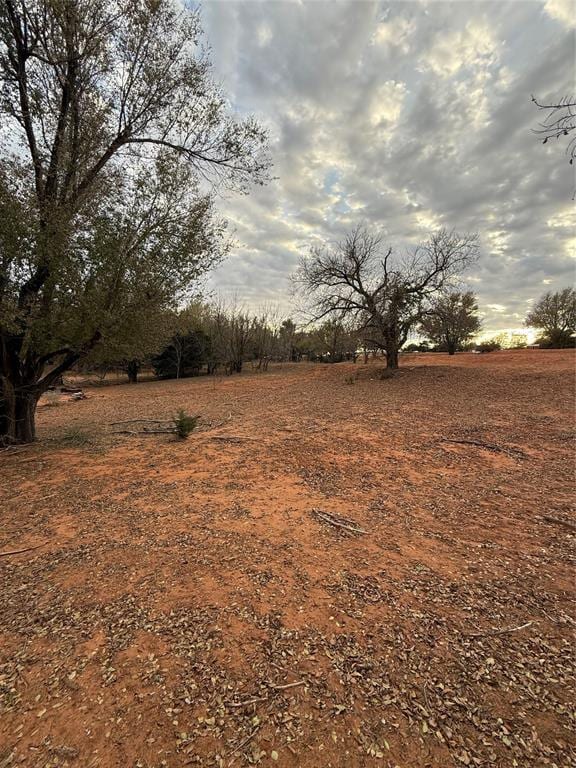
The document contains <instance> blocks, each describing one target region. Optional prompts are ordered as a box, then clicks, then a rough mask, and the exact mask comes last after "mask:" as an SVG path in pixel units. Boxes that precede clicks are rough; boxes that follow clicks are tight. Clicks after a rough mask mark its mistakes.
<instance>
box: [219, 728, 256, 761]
mask: <svg viewBox="0 0 576 768" xmlns="http://www.w3.org/2000/svg"><path fill="white" fill-rule="evenodd" d="M259 730H260V726H259V725H257V726H256V728H254V730H253V731H252V733H250V734H248V736H246V738H245V739H244V740H243V741H241V742H240V744H238V746H237V747H235V748H234V749H233V750H232V752H228V754H227V755H226V757H232V755H235V754H236V752H238V750H240V749H242V747H243V746H245V745H246V744H248V742H249V741H250V739H253V738H254V736H256V734H257V733H258V731H259Z"/></svg>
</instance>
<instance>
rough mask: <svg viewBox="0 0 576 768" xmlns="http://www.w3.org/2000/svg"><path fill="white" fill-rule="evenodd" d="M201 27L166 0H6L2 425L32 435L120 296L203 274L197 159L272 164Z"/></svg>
mask: <svg viewBox="0 0 576 768" xmlns="http://www.w3.org/2000/svg"><path fill="white" fill-rule="evenodd" d="M200 34H201V31H200V26H199V17H198V13H197V12H196V11H191V10H189V9H186V8H184V6H183V5H181V4H179V3H174V2H172V1H171V0H155V1H154V2H147V1H146V0H75V1H74V2H54V0H18V2H16V0H0V88H1V99H0V139H2V140H4V144H5V146H6V148H7V150H6V152H5V156H4V158H3V159H2V161H1V162H0V206H1V210H0V266H1V271H0V440H3V441H30V440H33V439H34V434H35V428H34V416H35V409H36V403H37V401H38V398H39V397H40V395H41V394H42V392H43V391H45V390H46V389H47V387H49V386H50V385H51V383H52V382H53V381H55V380H57V378H58V377H59V376H61V374H62V373H63V372H65V371H66V370H68V369H69V368H70V367H71V366H72V365H73V364H75V363H76V362H77V361H78V360H80V359H81V358H82V357H84V356H85V355H87V354H88V353H89V352H90V350H91V349H93V348H94V347H95V346H96V345H97V344H98V343H99V341H100V340H101V339H102V338H103V337H105V336H106V334H107V333H111V332H112V331H111V326H113V327H118V328H119V326H120V323H119V322H117V320H118V318H119V317H120V316H121V314H122V312H121V310H122V311H123V312H124V313H126V312H128V313H134V312H137V311H139V309H141V310H142V311H146V309H145V307H146V304H147V302H148V301H149V298H148V297H149V295H150V292H151V291H152V292H153V290H154V287H155V286H157V285H158V284H160V290H161V293H162V294H163V299H164V297H165V296H166V295H167V294H168V293H169V292H170V290H172V289H173V287H174V286H175V285H178V287H179V288H180V289H181V290H182V289H183V284H184V282H185V280H184V278H186V277H190V276H191V275H192V274H194V275H196V274H197V272H198V267H199V261H198V259H199V256H198V254H199V251H198V246H199V239H200V241H201V240H202V239H203V234H204V233H205V231H206V229H205V228H204V226H198V224H199V221H198V214H199V210H198V207H197V203H198V194H197V187H196V185H195V184H194V182H193V175H194V174H200V175H202V176H204V177H205V178H209V179H211V180H213V181H215V182H217V183H221V184H226V185H228V186H230V187H234V188H237V189H241V190H243V191H245V190H247V188H248V187H249V185H250V183H252V182H256V183H263V182H264V181H265V180H266V179H267V176H268V167H269V160H268V157H267V155H266V152H265V146H266V134H265V131H263V130H262V128H261V127H260V126H259V125H258V124H257V123H256V122H255V121H254V119H252V118H247V119H242V120H238V119H236V118H234V117H233V116H231V115H229V114H228V111H227V104H226V100H225V98H224V95H223V94H222V93H221V91H220V90H219V88H218V87H217V86H216V85H215V84H214V83H213V81H212V80H211V78H210V63H209V61H208V59H207V58H206V56H205V55H203V54H199V53H198V50H199V48H198V43H199V40H200ZM172 202H173V203H174V205H172V204H171V203H172ZM204 205H208V206H209V205H210V203H209V202H206V201H205V203H204ZM134 209H136V212H135V213H134ZM132 215H135V216H136V218H135V221H137V222H138V227H136V226H130V217H131V216H132ZM201 219H202V221H203V222H204V221H205V220H206V214H205V213H204V214H203V215H201ZM119 224H120V230H121V231H125V232H127V233H129V234H128V235H127V238H128V239H125V238H121V237H119V236H118V235H117V227H118V225H119ZM209 229H210V228H208V230H209ZM200 251H201V252H202V254H204V255H205V254H206V249H203V248H200ZM166 256H168V260H167V261H165V257H166ZM126 259H127V260H128V263H127V265H126ZM154 304H155V306H156V305H157V301H156V300H155V301H154ZM110 318H112V320H110Z"/></svg>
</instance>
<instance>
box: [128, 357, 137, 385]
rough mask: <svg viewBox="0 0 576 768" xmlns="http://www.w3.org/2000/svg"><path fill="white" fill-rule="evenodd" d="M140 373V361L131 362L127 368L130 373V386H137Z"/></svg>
mask: <svg viewBox="0 0 576 768" xmlns="http://www.w3.org/2000/svg"><path fill="white" fill-rule="evenodd" d="M139 371H140V363H139V362H138V360H130V362H129V363H128V366H127V368H126V372H127V373H128V381H129V382H130V384H136V383H137V382H138V373H139Z"/></svg>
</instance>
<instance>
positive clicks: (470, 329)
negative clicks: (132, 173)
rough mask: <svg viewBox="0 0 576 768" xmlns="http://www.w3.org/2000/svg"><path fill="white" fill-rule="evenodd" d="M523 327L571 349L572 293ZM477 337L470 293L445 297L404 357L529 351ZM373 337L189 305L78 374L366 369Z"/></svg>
mask: <svg viewBox="0 0 576 768" xmlns="http://www.w3.org/2000/svg"><path fill="white" fill-rule="evenodd" d="M525 324H526V325H531V326H533V327H538V328H540V329H541V330H542V334H541V336H540V338H539V339H538V340H537V342H536V344H537V345H538V346H540V347H543V348H554V347H569V346H574V326H575V324H576V292H575V291H574V290H573V289H565V290H563V291H560V292H558V293H555V294H553V293H548V294H545V295H544V296H543V297H541V299H540V300H539V301H538V302H536V303H535V305H534V307H533V309H532V310H531V311H530V312H529V313H528V315H527V317H526V320H525ZM481 329H482V322H481V319H480V315H479V307H478V302H477V299H476V296H475V295H474V294H473V293H472V292H471V291H465V292H459V291H443V292H440V293H438V295H437V296H435V297H434V298H433V300H431V301H430V303H429V305H428V306H427V308H426V310H425V311H424V312H423V313H422V315H421V319H420V322H419V324H418V325H417V326H415V328H414V334H415V336H416V337H417V338H418V341H408V340H407V341H406V342H405V343H404V344H403V345H402V351H404V352H447V353H448V354H451V355H453V354H455V353H456V352H461V351H471V350H474V351H477V352H493V351H495V350H498V349H503V348H522V347H526V346H527V336H526V335H524V334H515V335H512V336H509V335H508V334H498V335H496V336H494V337H493V338H491V339H485V340H483V341H475V340H474V337H476V336H477V334H478V333H479V332H480V331H481ZM372 336H373V329H372V328H370V327H369V328H368V332H367V329H366V326H365V325H364V324H363V323H361V322H358V321H356V322H354V320H353V319H350V318H349V319H347V320H346V319H336V318H334V317H332V318H330V319H327V320H324V321H321V322H318V323H316V324H315V325H314V326H313V327H310V326H300V327H299V326H297V324H296V323H295V322H294V321H293V320H292V319H290V318H287V319H281V318H279V315H278V313H277V312H276V311H274V310H270V309H265V310H262V311H260V312H257V313H250V312H248V311H246V310H245V309H243V308H242V307H238V306H236V305H232V306H225V305H224V304H222V303H218V302H217V303H209V302H205V301H201V300H197V301H194V302H192V303H191V304H190V305H189V306H188V307H186V308H185V309H182V310H180V311H178V312H176V311H169V312H165V313H163V314H162V313H156V314H155V315H154V316H153V317H151V318H150V322H149V323H148V324H147V328H146V329H144V328H142V327H140V328H138V331H137V333H134V334H132V335H131V334H124V336H123V337H122V341H121V343H119V342H118V340H117V338H116V337H111V338H110V340H109V341H108V342H106V341H103V342H102V343H101V344H100V345H99V347H98V348H97V349H96V350H95V351H94V352H93V353H92V355H90V356H89V357H88V358H87V359H86V361H85V363H84V365H83V366H82V370H83V371H99V372H100V373H102V374H105V373H106V372H108V371H111V370H123V371H125V372H126V373H127V375H128V378H129V380H130V381H131V382H136V381H137V380H138V375H139V373H140V371H141V370H142V369H146V370H152V371H153V372H154V374H155V375H156V376H158V377H159V378H164V379H178V378H183V377H187V376H198V375H200V374H203V373H205V374H208V375H211V374H222V375H232V374H234V373H241V372H242V370H243V369H244V367H245V366H247V365H248V366H250V368H251V369H252V370H259V371H266V370H268V366H269V364H270V363H271V362H300V361H301V360H306V361H309V362H327V363H340V362H343V361H346V360H348V361H352V362H356V361H357V360H358V358H360V359H362V360H363V362H367V361H368V359H369V358H370V357H376V356H378V355H379V354H380V355H382V357H383V359H385V358H386V351H385V350H383V349H382V346H381V345H380V344H378V343H375V342H374V340H373V338H371V337H372Z"/></svg>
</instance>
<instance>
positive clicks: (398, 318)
mask: <svg viewBox="0 0 576 768" xmlns="http://www.w3.org/2000/svg"><path fill="white" fill-rule="evenodd" d="M477 253H478V243H477V237H476V235H469V234H465V235H459V234H457V233H456V232H454V231H451V232H450V231H448V230H445V229H443V230H440V231H439V232H437V233H434V234H433V235H432V236H431V237H430V239H429V240H428V242H426V243H424V244H423V245H420V246H418V247H417V248H415V249H413V250H412V251H410V252H409V253H407V254H406V255H404V256H397V255H396V254H395V253H394V251H393V249H392V247H390V246H385V245H384V241H383V237H382V236H381V235H379V234H374V233H372V232H370V231H369V230H368V229H367V228H366V227H364V226H361V225H360V226H357V227H356V228H355V229H354V230H352V232H350V233H349V234H348V235H346V237H345V238H344V239H343V240H342V241H340V242H339V243H337V244H335V245H325V246H320V247H314V248H313V249H312V250H311V252H310V254H309V255H308V256H306V257H304V258H303V259H302V261H301V264H300V269H299V271H298V273H297V275H296V277H295V279H296V282H297V283H299V284H300V286H301V287H302V288H303V289H304V290H305V291H306V292H308V293H311V294H312V296H313V313H314V318H315V319H316V320H320V319H322V318H325V317H327V316H331V317H336V318H340V319H343V318H353V319H354V320H355V322H356V323H357V324H358V328H359V331H360V333H361V334H362V335H363V337H364V338H365V339H366V340H367V341H368V342H369V343H370V344H371V345H373V346H376V347H377V348H380V349H383V350H385V351H386V357H387V366H388V367H390V368H397V367H398V352H399V350H400V348H401V346H402V345H403V344H404V343H405V341H406V339H407V338H408V334H409V332H410V330H411V329H412V328H413V327H414V325H415V324H416V323H417V322H418V321H419V320H420V318H421V317H422V313H423V308H424V305H425V302H426V301H427V300H428V299H429V298H430V297H431V296H432V295H434V294H435V293H436V292H438V291H439V290H441V289H442V288H444V286H446V285H447V284H448V283H449V281H450V280H452V279H453V278H454V277H455V276H457V275H458V274H459V273H460V272H462V271H463V270H464V269H466V267H468V266H469V264H470V263H471V262H473V261H474V260H475V258H476V257H477Z"/></svg>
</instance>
